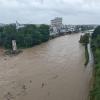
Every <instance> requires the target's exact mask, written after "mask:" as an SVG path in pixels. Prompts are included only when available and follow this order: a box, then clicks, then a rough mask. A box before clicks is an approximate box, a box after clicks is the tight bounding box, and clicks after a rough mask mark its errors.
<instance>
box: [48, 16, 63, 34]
mask: <svg viewBox="0 0 100 100" xmlns="http://www.w3.org/2000/svg"><path fill="white" fill-rule="evenodd" d="M62 26H63V24H62V18H60V17H56V18H55V19H53V20H51V27H50V35H56V34H58V33H60V30H61V28H62Z"/></svg>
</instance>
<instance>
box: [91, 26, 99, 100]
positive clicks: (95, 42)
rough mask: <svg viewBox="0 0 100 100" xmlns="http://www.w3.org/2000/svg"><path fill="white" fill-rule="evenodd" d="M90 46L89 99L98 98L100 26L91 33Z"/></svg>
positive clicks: (94, 99) (95, 99) (97, 99)
mask: <svg viewBox="0 0 100 100" xmlns="http://www.w3.org/2000/svg"><path fill="white" fill-rule="evenodd" d="M91 47H92V51H93V55H94V63H95V67H94V84H93V89H92V91H91V100H100V26H99V27H97V28H96V30H95V31H94V33H93V35H92V42H91Z"/></svg>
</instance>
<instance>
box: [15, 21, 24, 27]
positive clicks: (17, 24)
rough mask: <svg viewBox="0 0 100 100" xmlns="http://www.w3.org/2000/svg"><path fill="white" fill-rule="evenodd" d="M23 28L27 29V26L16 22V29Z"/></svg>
mask: <svg viewBox="0 0 100 100" xmlns="http://www.w3.org/2000/svg"><path fill="white" fill-rule="evenodd" d="M23 27H25V25H22V24H19V23H18V22H17V21H16V29H19V28H23Z"/></svg>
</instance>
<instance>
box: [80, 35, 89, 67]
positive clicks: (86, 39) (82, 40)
mask: <svg viewBox="0 0 100 100" xmlns="http://www.w3.org/2000/svg"><path fill="white" fill-rule="evenodd" d="M79 42H80V43H82V44H83V45H84V46H85V59H86V61H85V64H84V65H85V66H86V65H87V64H88V62H89V53H88V43H89V34H84V35H81V37H80V41H79Z"/></svg>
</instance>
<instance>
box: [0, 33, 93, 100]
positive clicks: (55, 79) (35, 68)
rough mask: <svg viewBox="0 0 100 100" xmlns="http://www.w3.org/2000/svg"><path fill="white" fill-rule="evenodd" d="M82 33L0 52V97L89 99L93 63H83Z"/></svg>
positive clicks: (11, 99) (9, 99) (13, 99)
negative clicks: (13, 52) (7, 53)
mask: <svg viewBox="0 0 100 100" xmlns="http://www.w3.org/2000/svg"><path fill="white" fill-rule="evenodd" d="M79 38H80V34H74V35H67V36H62V37H58V38H55V39H53V40H50V41H48V42H46V43H43V44H41V45H38V46H35V47H33V48H29V49H26V50H23V53H21V54H19V55H18V56H14V57H9V56H3V55H2V53H0V100H88V95H89V85H90V80H91V72H92V71H91V70H92V63H91V61H90V63H89V65H88V66H87V67H85V66H84V62H85V57H84V47H83V46H82V45H80V44H79V43H78V41H79Z"/></svg>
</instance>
